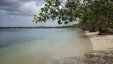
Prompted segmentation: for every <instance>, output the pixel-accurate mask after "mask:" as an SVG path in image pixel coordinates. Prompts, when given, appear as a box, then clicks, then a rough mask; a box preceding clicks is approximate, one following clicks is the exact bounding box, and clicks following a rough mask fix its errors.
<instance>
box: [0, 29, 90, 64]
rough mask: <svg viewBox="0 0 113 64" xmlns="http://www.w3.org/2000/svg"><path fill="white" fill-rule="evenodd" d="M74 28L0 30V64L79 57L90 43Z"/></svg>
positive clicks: (30, 63) (38, 63)
mask: <svg viewBox="0 0 113 64" xmlns="http://www.w3.org/2000/svg"><path fill="white" fill-rule="evenodd" d="M82 35H83V33H82V31H80V30H76V29H69V28H68V29H66V28H65V29H63V28H62V29H0V64H47V63H49V62H50V61H51V60H54V59H61V58H65V57H76V56H80V57H81V56H83V55H84V54H85V53H87V52H89V51H91V50H92V46H91V43H90V40H89V39H88V38H84V37H83V36H82Z"/></svg>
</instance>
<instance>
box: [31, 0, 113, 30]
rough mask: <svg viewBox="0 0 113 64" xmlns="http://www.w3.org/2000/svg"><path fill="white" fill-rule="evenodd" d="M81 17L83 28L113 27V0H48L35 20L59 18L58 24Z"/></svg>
mask: <svg viewBox="0 0 113 64" xmlns="http://www.w3.org/2000/svg"><path fill="white" fill-rule="evenodd" d="M77 18H79V24H80V27H81V28H85V29H92V28H95V29H99V28H102V29H107V28H113V1H111V0H83V3H81V0H67V2H64V1H63V0H46V3H45V6H44V7H43V8H41V12H40V13H39V15H37V16H36V15H35V16H34V20H33V22H36V23H37V22H41V21H44V22H46V20H49V19H50V20H58V24H68V23H69V22H73V21H76V20H77Z"/></svg>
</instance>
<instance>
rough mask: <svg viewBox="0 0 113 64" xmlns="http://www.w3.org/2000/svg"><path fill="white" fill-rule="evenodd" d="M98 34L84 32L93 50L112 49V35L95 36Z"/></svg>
mask: <svg viewBox="0 0 113 64" xmlns="http://www.w3.org/2000/svg"><path fill="white" fill-rule="evenodd" d="M97 34H98V32H93V33H90V32H86V35H87V36H88V37H89V38H90V40H91V43H92V46H93V50H108V49H113V35H103V36H101V35H97Z"/></svg>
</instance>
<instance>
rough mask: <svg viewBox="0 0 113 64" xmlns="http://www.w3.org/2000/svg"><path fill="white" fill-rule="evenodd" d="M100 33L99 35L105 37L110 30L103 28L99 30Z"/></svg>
mask: <svg viewBox="0 0 113 64" xmlns="http://www.w3.org/2000/svg"><path fill="white" fill-rule="evenodd" d="M98 31H99V35H105V34H108V33H109V31H108V30H106V29H103V28H99V29H98Z"/></svg>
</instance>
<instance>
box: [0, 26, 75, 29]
mask: <svg viewBox="0 0 113 64" xmlns="http://www.w3.org/2000/svg"><path fill="white" fill-rule="evenodd" d="M10 28H22V29H37V28H75V27H71V26H65V27H0V29H10Z"/></svg>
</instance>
